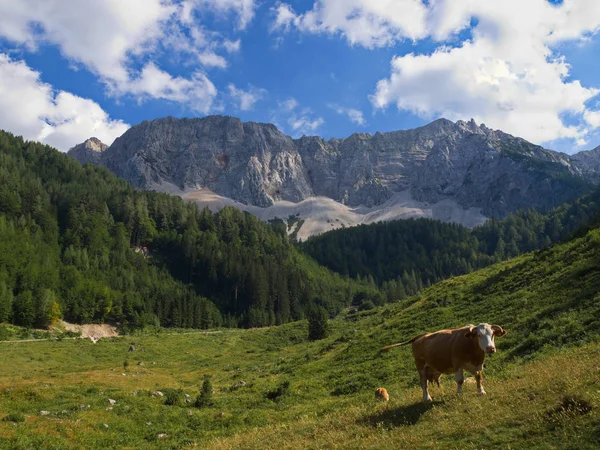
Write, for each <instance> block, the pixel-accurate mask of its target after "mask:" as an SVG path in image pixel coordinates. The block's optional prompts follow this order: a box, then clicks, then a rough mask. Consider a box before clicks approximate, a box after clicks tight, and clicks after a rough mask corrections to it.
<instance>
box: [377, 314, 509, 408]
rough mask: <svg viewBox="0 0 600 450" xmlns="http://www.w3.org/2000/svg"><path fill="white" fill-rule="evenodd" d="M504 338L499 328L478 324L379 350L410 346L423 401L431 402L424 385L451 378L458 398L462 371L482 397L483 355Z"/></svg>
mask: <svg viewBox="0 0 600 450" xmlns="http://www.w3.org/2000/svg"><path fill="white" fill-rule="evenodd" d="M505 334H506V331H504V330H503V329H502V327H500V326H498V325H490V324H488V323H480V324H479V325H477V326H475V325H467V326H464V327H462V328H451V329H448V330H440V331H436V332H435V333H425V334H421V335H419V336H415V337H414V338H412V339H411V340H409V341H406V342H400V343H399V344H392V345H388V346H386V347H383V349H382V350H388V349H390V348H392V347H398V346H401V345H408V344H412V348H413V355H414V357H415V364H416V366H417V370H418V371H419V376H420V378H421V387H422V388H423V401H425V402H430V401H431V396H430V395H429V392H428V390H427V381H429V382H431V383H432V382H433V381H436V382H438V380H439V377H440V375H441V374H454V375H455V379H456V383H457V394H460V393H461V392H462V385H463V382H464V375H463V371H465V370H466V371H468V372H471V373H472V374H473V375H475V379H476V381H477V391H478V393H479V394H485V391H484V389H483V384H482V379H483V375H482V371H483V360H484V359H485V355H489V354H492V353H495V352H496V344H495V343H494V337H496V336H498V337H500V336H504V335H505ZM438 385H439V382H438Z"/></svg>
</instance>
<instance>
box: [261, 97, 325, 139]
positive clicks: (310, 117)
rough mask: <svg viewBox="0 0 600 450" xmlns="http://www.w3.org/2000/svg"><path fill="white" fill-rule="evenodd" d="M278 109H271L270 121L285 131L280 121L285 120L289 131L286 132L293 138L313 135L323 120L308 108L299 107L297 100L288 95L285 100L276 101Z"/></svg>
mask: <svg viewBox="0 0 600 450" xmlns="http://www.w3.org/2000/svg"><path fill="white" fill-rule="evenodd" d="M277 105H278V109H277V110H276V111H271V122H272V123H273V124H274V125H275V126H276V127H277V128H279V129H280V130H281V131H283V132H286V127H284V126H282V125H281V123H282V122H285V123H286V124H287V126H289V128H290V130H291V131H288V134H290V135H292V137H294V138H298V137H301V136H302V135H314V134H315V132H316V131H317V129H319V128H320V127H321V126H322V125H323V124H325V120H323V118H322V117H319V116H317V115H316V114H315V113H313V111H312V110H311V109H310V108H306V107H304V108H303V107H300V104H299V103H298V101H297V100H296V99H295V98H293V97H290V98H288V99H287V100H283V101H279V102H277Z"/></svg>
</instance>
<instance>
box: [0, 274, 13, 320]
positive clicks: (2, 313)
mask: <svg viewBox="0 0 600 450" xmlns="http://www.w3.org/2000/svg"><path fill="white" fill-rule="evenodd" d="M12 308H13V293H12V290H11V289H10V288H9V287H8V286H7V285H6V284H5V283H0V323H1V322H8V321H10V319H11V316H12Z"/></svg>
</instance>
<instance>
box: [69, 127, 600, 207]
mask: <svg viewBox="0 0 600 450" xmlns="http://www.w3.org/2000/svg"><path fill="white" fill-rule="evenodd" d="M88 142H89V140H88V141H86V143H88ZM86 143H84V144H81V145H84V147H85V144H86ZM81 145H79V146H77V147H74V148H73V149H71V150H70V151H69V154H70V155H72V156H73V157H75V158H77V159H78V160H80V161H82V162H94V163H96V164H100V165H103V166H106V167H107V168H108V169H109V170H111V171H112V172H113V173H115V174H116V175H118V176H121V177H123V178H125V179H127V180H129V181H130V182H131V183H132V184H133V185H134V186H136V187H139V188H147V189H156V190H164V189H165V186H167V185H175V186H177V187H178V188H179V189H181V190H189V189H199V188H208V189H210V190H212V191H214V192H216V193H217V194H219V195H221V196H224V197H228V198H231V199H234V200H237V201H239V202H242V203H244V204H247V205H255V206H261V207H267V206H270V205H272V204H273V203H274V202H276V201H279V200H287V201H291V202H299V201H302V200H304V199H306V198H309V197H314V196H324V197H329V198H332V199H334V200H336V201H338V202H341V203H343V204H345V205H349V206H356V205H365V206H367V207H372V206H375V205H380V204H383V203H384V202H386V201H387V200H388V199H390V198H391V197H392V195H394V193H397V192H400V191H406V190H408V189H410V191H411V193H412V196H413V198H415V199H416V200H418V201H420V202H425V203H436V202H440V201H443V200H446V199H451V200H454V201H456V202H457V203H458V204H460V205H461V206H463V207H464V208H470V207H477V208H482V211H483V213H484V214H485V215H486V216H487V217H501V216H504V215H506V214H507V213H509V212H511V211H515V210H517V209H520V208H526V207H527V208H529V207H533V208H542V209H543V208H548V207H551V206H554V205H557V204H560V203H562V202H564V201H567V200H569V199H572V198H574V197H576V196H578V195H580V194H582V193H583V192H585V191H586V190H587V189H589V188H590V183H591V182H594V181H596V179H597V173H598V171H599V170H600V150H599V151H598V155H590V156H582V157H569V156H568V155H565V154H562V153H557V152H552V151H549V150H545V149H543V148H542V147H539V146H536V145H533V144H531V143H529V142H527V141H525V140H523V139H520V138H515V137H513V136H510V135H508V134H505V133H503V132H501V131H494V130H491V129H489V128H487V127H485V125H481V126H478V125H477V124H475V122H473V121H471V122H463V121H458V122H456V123H453V122H451V121H449V120H445V119H439V120H436V121H435V122H432V123H430V124H429V125H426V126H424V127H420V128H416V129H413V130H406V131H395V132H390V133H376V134H375V135H371V134H369V133H356V134H353V135H352V136H350V137H348V138H346V139H330V140H328V141H326V140H324V139H322V138H320V137H318V136H311V137H307V136H305V137H302V138H300V139H296V140H294V139H292V138H290V137H289V136H286V135H285V134H283V133H282V132H280V131H279V130H278V129H277V128H276V127H275V126H273V125H271V124H261V123H253V122H247V123H242V122H241V121H240V120H239V119H236V118H233V117H225V116H208V117H205V118H201V119H175V118H172V117H167V118H163V119H156V120H152V121H146V122H142V123H141V124H139V125H136V126H134V127H132V128H131V129H130V130H128V131H127V132H126V133H125V134H124V135H123V136H121V137H120V138H118V139H117V140H115V142H114V143H113V144H112V145H111V146H110V147H109V148H108V149H106V150H105V151H103V152H93V151H89V150H86V149H85V148H87V147H85V148H84V149H83V150H82V149H81ZM593 161H595V162H593ZM594 164H595V165H594Z"/></svg>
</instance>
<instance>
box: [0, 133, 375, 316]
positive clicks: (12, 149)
mask: <svg viewBox="0 0 600 450" xmlns="http://www.w3.org/2000/svg"><path fill="white" fill-rule="evenodd" d="M357 295H359V296H361V297H366V298H369V299H373V300H374V301H377V302H379V303H381V302H382V294H381V293H380V292H379V291H378V289H377V288H376V287H375V286H374V285H373V284H369V283H368V282H366V281H365V282H361V283H358V282H356V281H354V280H352V279H350V278H349V277H345V276H341V275H338V274H335V273H333V272H331V271H330V270H329V269H326V268H324V267H321V266H319V265H318V264H317V263H316V262H315V261H314V260H312V259H311V258H309V257H307V256H306V255H304V254H302V253H301V252H300V251H298V250H297V249H296V248H295V247H294V246H293V245H292V244H290V242H289V240H288V237H287V234H286V233H285V230H282V229H281V227H276V226H271V225H269V224H266V223H263V222H262V221H260V220H259V219H257V218H255V217H254V216H251V215H249V214H246V213H243V212H240V211H238V210H236V209H234V208H225V209H224V210H222V211H221V212H219V213H218V214H214V213H212V212H211V211H209V210H208V209H204V210H200V209H199V208H198V207H197V206H196V205H195V204H192V203H188V202H185V201H183V200H182V199H180V198H179V197H175V196H170V195H167V194H161V193H156V192H145V191H144V192H141V191H136V190H134V189H133V188H132V187H131V186H130V185H129V184H128V183H127V182H126V181H124V180H122V179H119V178H117V177H115V176H114V175H112V174H110V173H109V172H108V171H107V170H106V169H104V168H100V167H96V166H93V165H85V166H81V165H80V164H79V163H78V162H77V161H75V160H74V159H72V158H70V157H68V156H67V155H65V154H63V153H60V152H59V151H57V150H55V149H53V148H51V147H49V146H46V145H42V144H40V143H36V142H29V141H25V140H23V139H22V138H21V137H16V136H13V135H12V134H10V133H7V132H3V131H0V322H10V323H14V324H18V325H22V326H27V327H44V326H47V325H48V324H50V323H52V322H54V321H56V320H58V319H59V318H64V319H65V320H67V321H71V322H76V323H90V322H96V323H98V322H104V321H113V322H118V323H120V324H122V325H123V326H124V327H126V328H135V327H143V326H146V325H160V326H169V327H191V328H208V327H216V326H223V325H224V326H247V327H250V326H264V325H272V324H279V323H285V322H288V321H291V320H297V319H301V318H304V317H305V315H306V314H307V312H308V311H309V310H310V309H311V308H312V307H314V306H320V307H323V308H325V309H326V310H327V311H328V313H329V314H330V315H334V314H336V313H337V312H338V311H339V310H340V309H341V308H343V307H344V306H346V305H347V304H348V303H349V302H350V301H351V300H352V299H353V298H354V297H355V296H357Z"/></svg>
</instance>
